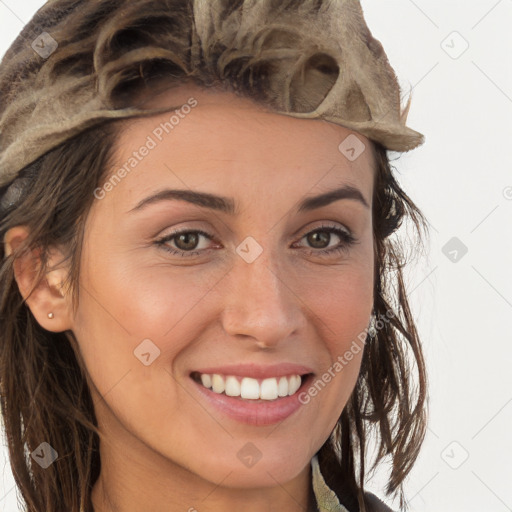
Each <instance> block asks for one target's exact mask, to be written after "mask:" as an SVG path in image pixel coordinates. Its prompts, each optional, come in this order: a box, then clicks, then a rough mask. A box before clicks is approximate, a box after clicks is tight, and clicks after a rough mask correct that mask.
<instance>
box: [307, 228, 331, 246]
mask: <svg viewBox="0 0 512 512" xmlns="http://www.w3.org/2000/svg"><path fill="white" fill-rule="evenodd" d="M310 237H311V238H310V242H311V241H312V245H313V246H314V247H317V245H316V243H317V241H316V240H315V238H320V239H322V238H323V239H324V240H323V241H324V242H326V243H327V245H329V237H330V233H326V232H325V231H317V232H316V233H313V234H312V235H310ZM320 244H322V240H320Z"/></svg>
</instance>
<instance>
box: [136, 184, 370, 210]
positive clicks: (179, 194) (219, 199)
mask: <svg viewBox="0 0 512 512" xmlns="http://www.w3.org/2000/svg"><path fill="white" fill-rule="evenodd" d="M341 199H353V200H356V201H358V202H360V203H361V204H363V205H364V206H365V207H366V208H370V206H369V205H368V202H367V201H366V199H365V198H364V196H363V194H362V193H361V192H360V191H359V190H358V189H357V188H355V187H352V186H351V185H345V186H343V187H341V188H337V189H335V190H331V191H329V192H325V193H323V194H320V195H316V196H312V197H307V198H305V199H304V200H303V201H302V202H301V203H300V204H299V206H298V209H297V211H298V212H299V213H301V212H306V211H311V210H316V209H317V208H321V207H323V206H327V205H329V204H331V203H333V202H335V201H339V200H341ZM170 200H178V201H186V202H188V203H192V204H195V205H197V206H201V207H203V208H209V209H211V210H217V211H220V212H223V213H227V214H229V215H234V214H235V213H236V211H237V210H236V204H235V202H234V200H233V199H231V198H229V197H223V196H217V195H214V194H208V193H206V192H196V191H192V190H179V189H165V190H161V191H159V192H157V193H156V194H153V195H150V196H148V197H146V198H144V199H142V200H141V201H140V202H139V203H138V204H137V205H136V206H135V207H134V208H132V209H131V210H130V212H129V213H131V212H135V211H138V210H142V209H143V208H145V207H146V206H149V205H150V204H154V203H158V202H161V201H170Z"/></svg>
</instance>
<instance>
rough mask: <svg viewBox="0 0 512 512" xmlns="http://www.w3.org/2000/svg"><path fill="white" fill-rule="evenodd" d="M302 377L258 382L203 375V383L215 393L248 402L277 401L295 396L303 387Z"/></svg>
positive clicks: (274, 378)
mask: <svg viewBox="0 0 512 512" xmlns="http://www.w3.org/2000/svg"><path fill="white" fill-rule="evenodd" d="M301 382H302V381H301V377H300V375H290V376H289V377H272V378H270V379H263V380H261V381H258V380H257V379H253V378H251V377H243V378H242V379H240V378H239V377H234V376H233V375H228V376H224V375H219V374H217V373H215V374H213V375H208V374H204V373H203V374H201V383H202V384H203V386H204V387H205V388H209V389H212V390H213V391H214V392H215V393H219V394H220V393H225V394H226V395H227V396H233V397H238V396H239V397H241V398H244V399H246V400H258V399H262V400H276V399H277V398H279V397H285V396H290V395H293V394H295V393H296V392H297V390H298V389H299V388H300V385H301Z"/></svg>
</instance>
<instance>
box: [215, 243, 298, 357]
mask: <svg viewBox="0 0 512 512" xmlns="http://www.w3.org/2000/svg"><path fill="white" fill-rule="evenodd" d="M228 279H229V282H228V283H225V285H224V286H225V288H224V290H225V293H226V297H225V307H224V310H223V312H222V325H223V328H224V330H225V331H226V333H227V334H229V335H231V336H234V337H238V338H241V337H242V338H249V339H250V340H251V342H252V343H253V344H255V345H256V346H258V347H259V348H263V349H269V348H274V347H276V346H277V345H278V344H279V343H280V342H284V341H285V340H287V339H290V338H291V336H292V335H297V334H299V332H300V331H301V329H302V328H303V327H304V326H305V323H306V318H305V316H304V312H303V307H304V306H303V302H301V300H300V297H298V296H297V295H296V294H295V293H294V291H293V288H294V286H293V284H294V283H293V282H292V281H293V278H292V277H290V274H289V273H286V272H284V271H283V270H282V269H281V268H278V267H277V265H276V264H272V262H271V261H270V257H269V256H268V255H266V253H265V251H264V252H263V253H262V254H261V255H260V256H259V257H258V258H257V259H256V260H255V261H253V262H252V263H247V262H246V261H244V260H243V259H241V258H240V260H237V261H236V262H235V264H234V266H233V268H232V269H231V271H230V273H229V276H228Z"/></svg>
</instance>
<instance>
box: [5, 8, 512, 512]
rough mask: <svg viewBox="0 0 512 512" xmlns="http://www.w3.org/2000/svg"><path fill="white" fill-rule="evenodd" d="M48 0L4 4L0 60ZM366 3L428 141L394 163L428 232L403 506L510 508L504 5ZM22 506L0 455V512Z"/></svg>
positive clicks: (508, 88)
mask: <svg viewBox="0 0 512 512" xmlns="http://www.w3.org/2000/svg"><path fill="white" fill-rule="evenodd" d="M43 3H44V2H42V1H37V0H23V2H19V1H16V0H0V55H3V54H4V52H5V50H6V49H7V47H8V46H9V45H10V43H11V42H12V41H13V40H14V38H15V37H16V36H17V34H18V33H19V32H20V30H21V29H22V27H23V25H24V24H25V23H26V22H28V21H29V20H30V18H31V17H32V15H33V14H34V12H35V11H36V10H37V8H38V7H39V6H41V5H42V4H43ZM362 5H363V9H364V12H365V17H366V20H367V23H368V25H369V27H370V29H371V30H372V33H373V35H374V36H375V37H376V38H377V39H379V40H380V41H381V42H382V44H383V46H384V48H385V50H386V53H387V55H388V57H389V60H390V62H391V64H392V66H393V67H394V69H395V71H396V72H397V75H398V77H399V80H400V84H401V86H402V88H403V91H404V99H406V96H407V95H408V94H409V92H410V91H411V89H412V91H413V92H412V94H413V101H412V107H411V111H410V113H409V118H408V125H409V126H411V127H412V128H414V129H416V130H418V131H420V132H421V133H423V134H424V135H425V136H426V143H425V144H424V145H423V146H422V147H420V148H418V149H416V150H414V151H412V152H410V153H408V154H404V155H401V156H400V157H399V159H398V160H396V161H395V167H396V169H397V172H398V177H399V181H400V183H401V184H402V186H403V188H404V189H405V190H406V192H407V193H408V194H409V195H410V196H411V198H412V199H413V200H414V201H415V202H416V204H417V205H418V206H419V207H420V208H421V209H422V211H423V212H424V213H425V215H426V216H427V218H428V220H429V222H430V224H431V240H430V245H429V246H427V248H428V254H427V255H426V257H424V258H422V259H420V260H418V261H417V262H416V263H415V265H414V267H413V271H412V272H410V273H409V274H408V276H409V279H408V289H409V293H410V299H411V303H412V309H413V313H414V315H415V318H416V319H417V322H418V326H419V332H420V335H421V337H422V339H423V343H424V347H425V352H426V357H427V363H428V369H429V375H430V423H429V432H428V435H427V438H426V440H425V444H424V446H423V450H422V452H421V455H420V458H419V460H418V463H417V465H416V466H415V468H414V470H413V471H412V473H411V476H410V478H409V479H408V480H407V484H406V492H407V496H408V498H409V500H410V509H411V510H412V511H414V512H427V511H428V512H434V511H435V512H442V511H447V512H458V511H461V512H462V511H463V512H471V511H478V512H482V511H485V512H502V511H503V512H505V511H507V510H512V485H511V483H512V462H511V458H512V434H511V426H512V377H511V374H512V370H511V369H510V368H509V366H510V363H511V362H512V327H511V318H512V222H511V221H512V165H511V163H512V157H511V155H510V146H511V145H512V128H511V127H510V119H511V117H512V36H511V32H510V26H511V24H512V0H499V1H498V0H470V1H468V0H458V1H455V0H415V1H413V0H387V1H385V2H384V1H382V0H363V1H362ZM454 32H456V33H454ZM467 45H468V48H467V49H466V50H465V51H464V52H463V50H464V49H465V47H466V46H467ZM394 156H398V155H397V154H394ZM453 237H457V239H458V241H457V242H456V243H457V244H460V243H463V244H464V245H465V246H466V247H467V249H468V252H467V253H466V254H465V255H463V256H462V257H461V254H462V253H461V252H460V250H459V251H458V255H457V261H456V262H453V261H451V260H450V259H449V258H448V256H446V255H445V253H449V251H452V250H453V247H451V246H448V247H447V248H445V250H444V252H445V253H443V247H445V244H447V243H448V242H449V241H450V240H451V239H452V238H453ZM448 255H449V256H450V257H452V258H453V257H454V256H455V253H453V252H452V254H451V255H450V254H448ZM4 444H5V441H4ZM381 481H382V476H380V477H379V476H378V477H377V478H376V480H375V481H374V482H373V486H372V488H373V489H375V491H376V492H377V493H378V494H380V495H381V496H382V492H381V489H380V488H379V486H378V484H379V482H381ZM395 508H397V506H396V504H395ZM18 509H20V510H21V507H18V505H17V503H16V492H15V489H14V481H13V479H12V475H11V473H10V468H9V465H8V461H7V452H6V450H4V451H3V452H2V451H1V450H0V511H2V512H3V511H5V512H17V511H18Z"/></svg>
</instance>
